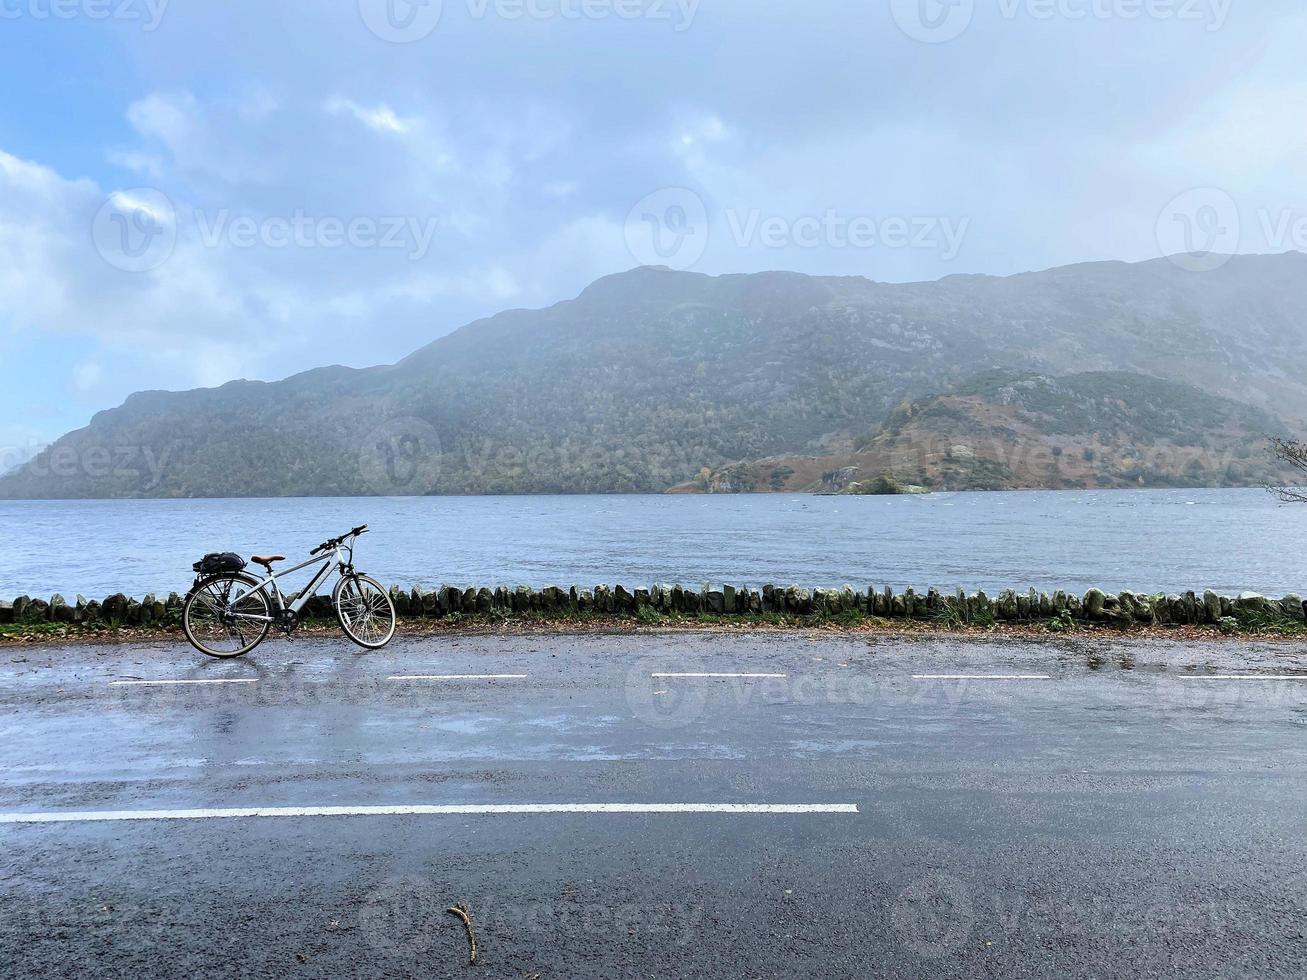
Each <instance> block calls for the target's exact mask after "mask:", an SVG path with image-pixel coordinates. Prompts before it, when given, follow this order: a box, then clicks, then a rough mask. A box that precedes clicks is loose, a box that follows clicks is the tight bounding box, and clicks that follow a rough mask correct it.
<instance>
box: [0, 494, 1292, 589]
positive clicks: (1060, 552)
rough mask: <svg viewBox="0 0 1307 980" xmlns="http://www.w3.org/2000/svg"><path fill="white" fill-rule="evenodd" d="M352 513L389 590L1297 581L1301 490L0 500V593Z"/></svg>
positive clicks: (118, 585) (241, 546)
mask: <svg viewBox="0 0 1307 980" xmlns="http://www.w3.org/2000/svg"><path fill="white" fill-rule="evenodd" d="M362 523H367V524H370V525H371V527H372V532H371V533H369V534H367V535H365V536H364V537H363V538H362V539H361V540H360V542H359V548H358V552H357V555H356V564H357V566H358V567H359V568H360V569H362V570H363V571H366V572H369V573H371V574H373V575H374V576H376V577H377V578H379V579H381V580H382V581H383V582H386V583H388V584H389V583H396V584H400V585H403V586H405V587H408V586H410V585H413V584H420V585H422V586H424V587H428V586H432V587H434V586H438V585H440V584H442V583H448V584H451V585H461V586H466V585H472V584H475V585H494V584H504V585H510V586H511V585H517V584H524V585H531V586H541V585H550V584H557V585H564V586H567V585H573V584H577V585H587V586H588V585H594V584H596V583H601V582H604V583H618V582H620V583H622V584H625V585H628V586H640V585H646V584H649V583H651V582H667V583H674V582H680V583H682V584H685V585H695V586H697V585H700V584H702V583H703V582H705V581H711V582H714V583H721V582H730V583H733V584H737V585H755V586H756V585H761V584H764V583H767V582H771V583H775V584H778V585H779V584H790V583H798V584H801V585H804V586H838V585H843V584H844V583H851V584H853V585H855V586H857V587H860V588H861V587H865V586H866V585H869V584H874V585H877V586H883V585H892V586H894V587H895V588H896V589H897V588H902V587H905V586H909V585H911V586H914V587H916V588H917V589H924V588H927V587H929V586H935V587H938V588H941V589H954V588H956V587H958V586H963V587H965V588H968V589H974V588H984V589H987V590H989V591H991V592H992V591H993V590H995V589H1000V588H1009V587H1011V588H1029V587H1031V586H1034V587H1035V588H1037V589H1041V590H1045V591H1053V590H1055V589H1068V590H1075V591H1077V592H1083V591H1084V590H1085V589H1087V588H1089V587H1090V586H1098V587H1100V588H1105V589H1108V590H1116V589H1122V588H1128V589H1135V590H1139V591H1158V590H1162V591H1182V590H1184V589H1199V590H1201V589H1204V588H1213V589H1216V590H1218V591H1224V592H1230V593H1236V592H1239V591H1242V590H1245V589H1252V590H1256V591H1259V592H1265V593H1268V594H1271V593H1274V594H1280V593H1284V592H1303V593H1307V505H1297V506H1294V505H1287V504H1280V503H1278V502H1276V501H1275V500H1274V499H1273V498H1272V497H1271V496H1270V495H1269V494H1267V493H1266V492H1265V491H1262V490H1256V489H1253V490H1101V491H1086V492H1080V491H1060V492H1008V493H940V494H931V495H929V496H920V497H816V496H807V495H789V494H785V495H781V494H776V495H767V494H760V495H756V496H755V495H749V496H727V495H723V496H570V497H399V498H396V497H352V498H341V497H331V498H307V499H306V498H289V499H288V498H277V499H239V500H77V501H0V529H2V533H0V596H4V597H6V598H12V597H13V596H14V595H17V594H24V593H25V594H28V595H34V596H48V595H50V594H51V593H53V592H62V593H63V594H64V595H66V596H68V597H69V598H70V599H71V598H72V596H73V595H74V594H76V593H79V592H80V593H82V594H84V595H86V596H87V597H88V598H99V597H102V596H104V595H107V594H110V593H113V592H125V593H127V594H128V595H135V596H141V595H144V594H145V593H147V592H156V593H167V592H170V591H177V592H185V590H186V589H187V588H188V587H189V586H190V583H191V580H192V578H193V573H192V572H191V563H192V562H193V561H195V560H196V559H197V558H199V557H200V556H201V555H203V554H204V553H205V552H208V551H236V552H239V553H240V554H242V555H243V556H245V557H248V556H249V555H250V554H251V553H252V552H253V553H264V554H266V553H270V552H271V553H276V554H284V555H287V556H290V557H291V558H292V559H293V560H294V561H301V560H303V558H304V557H307V552H308V550H309V549H310V548H311V547H313V546H314V545H316V544H318V543H319V542H321V541H322V540H323V539H324V538H326V537H329V536H331V535H335V534H339V533H341V532H343V531H345V530H348V529H349V528H350V527H351V526H353V525H355V524H362ZM286 564H288V565H289V564H291V562H287V563H286ZM300 574H304V573H300ZM290 581H291V582H292V584H294V583H295V582H297V581H298V578H295V579H291V580H290Z"/></svg>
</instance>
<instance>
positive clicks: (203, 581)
mask: <svg viewBox="0 0 1307 980" xmlns="http://www.w3.org/2000/svg"><path fill="white" fill-rule="evenodd" d="M367 529H368V526H367V525H366V524H360V525H359V526H358V527H356V528H353V529H351V530H350V531H347V532H346V533H345V534H342V535H341V536H340V537H337V538H328V539H327V540H326V541H324V542H322V544H320V545H318V546H317V547H316V548H314V549H313V550H312V551H310V552H309V555H310V556H315V555H319V554H320V553H322V552H330V553H329V554H321V557H310V558H309V560H308V561H305V562H301V563H300V564H298V565H296V566H295V567H294V568H287V569H285V570H284V571H282V572H280V573H278V572H274V571H273V570H272V566H273V564H274V563H275V562H279V561H285V560H286V556H285V555H252V556H251V557H250V561H252V562H254V563H255V564H258V565H262V566H263V567H264V568H265V569H267V572H268V575H267V577H266V578H263V579H258V578H255V577H254V576H253V575H250V574H249V573H247V572H245V571H244V569H245V562H244V561H243V560H241V559H240V557H239V556H238V555H231V556H228V557H230V558H231V559H233V560H234V561H235V562H239V565H238V566H236V567H228V568H225V569H223V570H220V571H217V572H212V573H207V574H206V573H205V572H201V571H200V569H201V565H202V564H203V563H202V562H197V563H196V571H197V572H199V573H200V574H198V575H197V577H196V579H195V584H194V585H193V586H192V587H191V591H190V592H189V593H187V595H186V602H185V604H184V605H183V607H182V628H183V629H184V630H185V632H186V639H187V640H189V641H190V643H191V646H193V647H195V649H197V650H199V651H200V652H201V653H203V654H207V655H208V656H210V657H219V658H222V659H227V658H231V657H239V656H241V655H242V654H245V653H249V652H250V651H251V650H253V649H254V648H255V647H256V646H258V645H259V644H260V643H262V642H263V640H264V638H265V637H267V635H268V631H269V630H270V629H271V628H272V627H273V626H276V627H277V628H278V629H279V630H281V631H282V632H283V633H285V634H286V635H287V636H290V635H291V634H292V633H294V632H295V630H296V629H298V628H299V625H300V611H301V610H303V608H304V606H305V605H306V604H307V603H308V601H309V600H310V599H311V598H313V596H314V595H315V594H316V593H317V590H318V588H319V587H320V586H321V585H322V583H323V582H324V581H325V580H326V578H327V576H328V575H330V574H331V568H332V563H333V562H334V563H335V565H336V570H337V571H338V572H339V574H340V579H339V581H337V582H336V585H335V588H333V589H332V592H331V604H332V607H333V608H334V609H335V612H336V619H337V621H338V622H339V623H340V628H341V629H342V630H344V632H345V635H346V636H348V637H349V638H350V639H351V640H353V641H354V642H355V643H357V644H358V645H359V646H361V647H367V648H368V649H369V650H379V649H380V648H381V647H383V646H385V645H386V644H387V643H389V642H390V638H391V637H392V636H394V635H395V605H394V603H392V602H391V601H390V596H389V594H388V593H387V592H386V590H385V588H383V587H382V585H381V583H380V582H378V581H377V580H376V579H374V578H371V577H369V576H367V575H364V574H362V573H361V572H357V571H355V570H354V542H355V541H356V540H357V538H358V537H359V535H361V534H364V533H366V532H367ZM319 562H320V563H321V564H322V567H321V568H320V569H318V571H317V572H315V573H314V575H313V578H312V579H311V580H310V581H309V584H308V585H306V586H305V587H304V590H303V591H302V592H300V593H299V594H298V595H296V596H295V598H294V600H293V601H291V602H289V603H288V602H287V601H286V597H285V596H284V595H283V594H282V591H281V587H280V586H279V585H278V584H277V576H278V575H279V574H280V575H287V574H290V573H291V572H297V571H299V570H300V569H301V568H308V567H309V566H310V565H314V564H317V563H319Z"/></svg>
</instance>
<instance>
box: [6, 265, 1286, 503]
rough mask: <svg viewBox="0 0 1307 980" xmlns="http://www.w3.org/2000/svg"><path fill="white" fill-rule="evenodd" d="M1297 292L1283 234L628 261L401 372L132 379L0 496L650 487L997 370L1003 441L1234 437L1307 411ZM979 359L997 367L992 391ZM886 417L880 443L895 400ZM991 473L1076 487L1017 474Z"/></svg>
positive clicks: (974, 400) (847, 447) (461, 337)
mask: <svg viewBox="0 0 1307 980" xmlns="http://www.w3.org/2000/svg"><path fill="white" fill-rule="evenodd" d="M1305 301H1307V256H1304V255H1303V254H1301V253H1296V252H1293V253H1285V254H1278V255H1260V256H1235V257H1232V258H1231V259H1230V260H1229V261H1228V262H1226V263H1225V264H1224V265H1223V266H1221V267H1220V268H1219V269H1216V270H1214V271H1209V272H1203V273H1195V272H1189V271H1186V270H1185V269H1183V268H1180V267H1179V266H1178V265H1177V264H1175V263H1172V262H1171V261H1168V260H1165V259H1159V260H1155V261H1150V262H1144V263H1139V264H1133V265H1131V264H1125V263H1120V262H1101V263H1089V264H1080V265H1074V266H1067V267H1062V268H1056V269H1051V270H1047V271H1044V272H1034V273H1026V274H1022V275H1016V276H1009V277H1003V278H999V277H991V276H979V275H965V276H951V277H948V278H946V279H943V280H940V281H937V282H929V283H910V284H885V283H877V282H872V281H870V280H867V279H862V278H856V277H817V276H806V275H800V274H797V273H786V272H768V273H758V274H751V275H727V276H717V277H712V276H707V275H701V274H697V273H691V272H673V271H670V270H667V269H659V268H651V267H644V268H639V269H634V270H632V271H629V272H625V273H621V274H618V275H613V276H608V277H606V278H603V279H600V280H598V281H597V282H595V283H593V284H592V285H591V286H589V287H588V288H587V289H586V290H584V291H583V292H582V293H581V294H580V295H579V296H578V297H576V298H575V299H573V300H568V301H565V302H561V303H558V304H556V305H554V306H551V307H549V308H547V309H542V310H510V311H506V312H504V313H500V314H498V315H496V316H493V317H490V318H487V319H484V320H479V321H476V322H473V323H470V324H468V325H467V326H464V327H462V328H460V329H459V330H457V331H455V332H454V333H452V334H450V335H448V336H445V337H441V338H440V339H438V340H436V341H434V342H433V343H431V344H429V345H427V346H426V347H423V348H421V349H420V350H418V351H416V352H414V353H413V354H411V355H410V356H408V357H407V358H405V359H404V360H402V361H400V362H399V363H397V364H394V365H389V366H382V367H374V368H367V369H359V370H356V369H350V368H343V367H325V368H320V369H317V370H314V371H309V372H305V373H303V374H299V375H295V376H294V377H290V378H287V379H285V380H283V381H278V382H272V383H266V382H252V381H233V382H230V383H229V384H226V385H223V386H221V387H219V388H213V389H200V390H195V391H185V392H162V391H148V392H140V393H137V394H135V395H132V396H131V397H130V398H128V399H127V400H126V402H124V404H123V405H122V406H120V407H118V408H116V409H112V410H109V411H105V412H100V413H99V414H97V415H96V416H95V417H94V418H93V419H92V421H91V423H90V424H89V425H88V426H87V427H85V428H83V429H79V430H77V431H75V432H71V433H69V434H67V435H65V436H63V437H62V438H61V439H59V440H58V441H57V442H56V443H55V444H54V445H53V446H52V447H50V448H49V449H48V450H46V451H45V452H43V453H42V454H41V455H40V456H39V457H38V458H37V459H35V460H33V461H32V462H31V463H29V464H27V465H26V466H24V467H22V468H21V469H20V470H19V471H17V472H14V473H10V474H8V475H6V476H4V477H3V478H0V496H4V497H96V496H104V497H127V496H166V497H186V496H241V495H269V496H277V495H336V494H369V493H382V494H415V493H543V492H563V493H572V492H632V491H662V490H666V489H668V488H671V487H673V486H677V485H682V486H684V485H686V484H687V483H692V481H694V480H695V479H696V477H701V476H702V474H703V473H704V471H705V470H707V471H708V472H710V473H712V472H716V471H719V470H720V468H722V467H724V466H728V465H731V464H738V463H742V462H746V463H747V462H748V461H754V460H760V459H766V458H772V457H782V456H786V455H803V456H809V457H812V458H814V459H820V458H823V457H839V456H841V455H845V456H847V455H850V454H856V453H858V452H864V453H865V452H867V451H869V450H870V449H874V448H875V445H874V444H875V441H876V439H877V438H880V439H881V448H882V449H884V448H885V446H884V443H885V441H886V439H888V438H890V437H889V436H887V435H886V433H887V432H888V431H889V430H888V429H886V428H885V426H886V425H887V424H889V423H891V422H892V421H893V417H894V413H895V412H896V411H900V410H901V409H902V407H903V405H904V404H905V403H909V404H918V406H919V407H918V409H917V413H918V415H919V414H920V411H921V409H920V405H921V404H922V402H923V400H926V401H927V402H929V401H930V400H931V399H939V398H953V399H955V401H954V402H952V403H950V402H948V401H943V402H941V401H938V400H936V401H934V402H931V404H933V405H934V406H935V411H936V415H937V417H941V418H942V417H947V416H948V411H942V410H941V406H943V408H946V409H948V410H949V411H952V412H953V413H954V416H956V414H957V413H958V412H962V411H963V408H966V409H967V411H971V410H972V409H975V410H977V411H979V409H978V406H979V402H980V401H985V402H986V403H992V404H998V403H1000V402H1002V401H1003V399H1005V398H1006V399H1007V400H1008V406H1009V407H1010V406H1011V405H1012V398H1011V397H1009V396H1008V395H1005V394H1003V393H1002V392H1001V391H1000V389H1002V388H1004V387H1011V386H1012V384H1013V383H1016V384H1017V388H1014V389H1013V391H1025V394H1026V396H1027V397H1028V398H1030V399H1034V400H1035V401H1037V402H1038V404H1039V406H1040V407H1039V408H1038V410H1032V409H1029V408H1027V410H1026V411H1024V413H1023V414H1022V415H1021V418H1020V419H1017V421H1018V422H1019V423H1020V424H1019V425H1018V426H1016V427H1013V426H1008V428H1010V429H1012V437H1013V439H1021V440H1024V441H1025V442H1027V443H1028V442H1029V441H1030V440H1032V439H1038V438H1041V437H1042V435H1041V434H1044V433H1047V432H1048V431H1049V429H1050V427H1052V428H1056V427H1057V426H1058V425H1061V426H1062V427H1063V428H1066V426H1067V425H1068V424H1070V423H1069V422H1068V418H1069V416H1067V413H1068V412H1072V413H1073V415H1074V420H1075V421H1074V426H1073V427H1074V428H1075V429H1076V432H1077V433H1078V437H1079V438H1096V439H1097V445H1099V446H1100V447H1115V448H1114V449H1113V451H1114V452H1118V451H1119V452H1124V456H1123V457H1122V458H1126V459H1128V457H1129V452H1128V450H1129V448H1130V446H1131V445H1132V444H1134V443H1145V444H1149V445H1151V444H1153V443H1158V442H1160V443H1165V444H1171V443H1172V442H1174V441H1175V440H1176V439H1179V440H1180V441H1183V440H1185V439H1187V440H1189V444H1192V445H1197V444H1198V443H1200V442H1202V441H1203V440H1204V439H1207V437H1208V436H1209V435H1210V439H1209V440H1208V441H1210V442H1211V446H1209V447H1208V448H1212V449H1213V450H1214V451H1217V450H1219V451H1220V452H1222V453H1227V454H1228V453H1230V452H1234V451H1237V449H1238V446H1239V445H1241V444H1244V443H1247V444H1249V445H1251V444H1252V443H1253V442H1255V441H1257V440H1260V439H1262V438H1264V437H1265V436H1266V435H1268V434H1272V433H1276V434H1278V433H1281V432H1286V431H1296V428H1297V426H1298V422H1297V420H1298V419H1300V418H1302V417H1304V416H1307V313H1305V312H1304V311H1307V302H1305ZM378 329H381V325H378ZM329 356H330V354H329V352H324V359H326V358H329ZM996 371H997V372H1012V373H1014V374H1013V377H1014V378H1015V379H1016V380H1015V382H1014V381H1013V377H1010V378H1008V381H1007V382H1005V383H1004V384H999V385H997V386H995V385H994V384H992V382H993V379H994V378H995V377H997V376H995V375H992V374H990V372H996ZM1064 375H1084V376H1091V377H1093V378H1094V379H1093V380H1091V381H1086V380H1084V379H1083V378H1082V379H1081V380H1080V381H1078V382H1071V381H1064V382H1058V381H1057V380H1056V379H1057V378H1058V377H1059V376H1064ZM1032 378H1036V379H1045V380H1044V381H1042V382H1038V381H1037V382H1031V381H1030V379H1032ZM977 379H980V380H977ZM985 379H989V380H985ZM1156 382H1165V384H1158V383H1156ZM977 384H979V385H980V386H981V387H980V388H976V385H977ZM1032 384H1033V386H1034V387H1033V389H1032V388H1030V386H1031V385H1032ZM968 385H971V388H970V389H969V388H968ZM1022 385H1025V386H1026V387H1025V388H1022V387H1021V386H1022ZM986 386H988V387H986ZM1041 386H1042V387H1041ZM981 389H984V390H981ZM990 389H992V390H990ZM968 392H970V393H968ZM949 393H952V394H949ZM959 398H961V399H963V400H964V401H963V402H962V403H959V402H957V401H956V399H959ZM966 399H971V401H970V402H966V401H965V400H966ZM1059 399H1061V400H1062V401H1059ZM1063 401H1064V402H1065V405H1062V402H1063ZM1059 406H1061V407H1059ZM941 411H942V414H941ZM963 414H966V413H965V412H963ZM981 414H983V413H981ZM972 421H973V422H975V419H973V420H972ZM900 422H901V423H902V424H900V425H899V435H898V436H894V437H893V438H899V437H900V436H901V435H902V432H903V429H904V427H905V426H906V425H908V423H909V422H912V419H900ZM957 422H958V419H957V418H956V417H952V423H950V424H953V423H957ZM1000 422H1001V420H1000V419H998V418H997V417H994V418H989V419H988V420H986V421H985V422H984V425H988V426H990V427H991V428H992V427H993V425H998V424H999V423H1000ZM913 424H915V425H917V426H918V427H920V420H919V419H918V421H916V422H914V423H913ZM958 424H961V423H958ZM964 427H965V426H964ZM1023 427H1024V428H1023ZM1100 429H1101V432H1099V431H1098V430H1100ZM1171 429H1174V430H1175V432H1174V433H1172V432H1170V431H1168V430H1171ZM1018 430H1020V431H1018ZM1263 430H1267V431H1263ZM941 434H942V436H946V437H947V438H949V439H953V438H954V437H955V436H956V437H958V438H961V437H962V436H964V435H965V433H964V432H962V431H961V430H959V429H958V426H957V425H953V428H952V429H948V430H947V431H942V433H941ZM1064 434H1065V433H1064ZM1173 436H1174V437H1175V438H1173ZM1200 436H1201V437H1202V438H1199V437H1200ZM963 441H965V440H963ZM964 455H965V454H964ZM1126 469H1127V470H1128V469H1129V468H1128V467H1127V468H1126ZM1123 472H1125V470H1123ZM1212 472H1214V471H1212V470H1211V467H1208V466H1206V464H1203V465H1199V466H1197V467H1191V468H1190V477H1189V479H1192V480H1193V481H1209V480H1212V479H1214V477H1213V476H1212V475H1211V473H1212ZM1221 473H1222V476H1221V477H1220V481H1221V482H1229V481H1230V480H1231V479H1233V480H1234V482H1240V481H1242V480H1246V481H1248V482H1256V480H1257V479H1260V478H1261V475H1262V471H1261V470H1257V469H1256V468H1255V467H1244V469H1243V470H1239V469H1236V470H1228V468H1227V469H1222V470H1221ZM1129 474H1130V475H1129V477H1128V478H1127V479H1126V480H1125V482H1126V483H1127V484H1129V485H1160V484H1164V483H1166V482H1168V480H1170V477H1167V476H1156V475H1155V476H1150V475H1149V473H1148V470H1147V467H1143V468H1141V469H1139V471H1138V472H1135V471H1133V470H1129ZM1231 474H1233V476H1232V475H1231ZM990 482H991V483H992V484H993V485H994V486H1008V485H1051V486H1064V485H1077V484H1075V483H1074V482H1071V483H1068V482H1066V480H1065V479H1063V478H1061V477H1058V478H1056V479H1055V478H1054V477H1052V476H1050V477H1048V478H1047V479H1046V480H1045V479H1044V478H1043V477H1040V476H1039V474H1038V473H1035V472H1034V471H1030V470H1029V469H1028V468H1027V471H1026V472H1025V473H1024V475H1023V476H1022V477H1021V478H1020V479H1018V478H1017V477H1016V475H1015V474H1012V475H1010V476H1009V477H1008V478H1003V477H1001V476H1000V477H997V478H995V479H994V480H992V481H990ZM1181 482H1183V478H1182V481H1181ZM1085 485H1100V484H1097V483H1096V482H1095V481H1093V480H1088V481H1085ZM1103 485H1114V484H1110V483H1109V484H1103ZM794 488H795V487H794V486H793V483H792V481H790V480H788V479H783V480H781V481H779V484H777V481H775V480H773V479H771V478H768V479H764V480H762V481H760V485H757V486H754V487H750V489H759V490H768V489H794Z"/></svg>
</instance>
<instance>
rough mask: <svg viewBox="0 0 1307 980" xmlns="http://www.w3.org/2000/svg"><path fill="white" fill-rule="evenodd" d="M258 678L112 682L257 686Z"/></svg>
mask: <svg viewBox="0 0 1307 980" xmlns="http://www.w3.org/2000/svg"><path fill="white" fill-rule="evenodd" d="M258 682H259V679H258V678H257V677H232V678H216V679H213V680H200V681H110V682H109V684H110V686H112V687H144V686H147V685H151V684H257V683H258Z"/></svg>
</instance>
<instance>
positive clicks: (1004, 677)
mask: <svg viewBox="0 0 1307 980" xmlns="http://www.w3.org/2000/svg"><path fill="white" fill-rule="evenodd" d="M912 679H913V680H914V681H1051V680H1052V679H1053V678H1052V677H1050V676H1049V675H1048V674H913V675H912Z"/></svg>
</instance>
